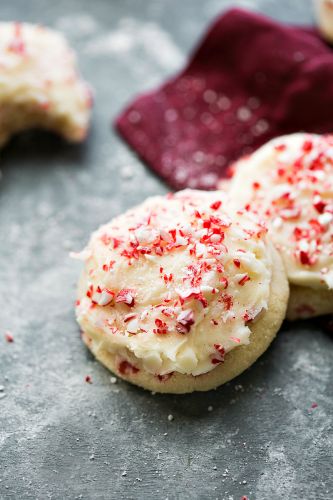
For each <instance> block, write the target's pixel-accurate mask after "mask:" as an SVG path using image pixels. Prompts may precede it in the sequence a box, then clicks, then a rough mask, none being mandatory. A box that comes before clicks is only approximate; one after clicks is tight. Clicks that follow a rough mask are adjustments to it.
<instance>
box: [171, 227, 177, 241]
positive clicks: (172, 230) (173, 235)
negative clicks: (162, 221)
mask: <svg viewBox="0 0 333 500" xmlns="http://www.w3.org/2000/svg"><path fill="white" fill-rule="evenodd" d="M176 233H177V231H176V229H170V231H169V234H170V235H171V238H172V239H173V241H176Z"/></svg>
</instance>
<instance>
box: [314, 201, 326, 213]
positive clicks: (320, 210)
mask: <svg viewBox="0 0 333 500" xmlns="http://www.w3.org/2000/svg"><path fill="white" fill-rule="evenodd" d="M326 205H327V204H326V203H325V202H324V201H323V200H318V201H317V202H316V203H314V204H313V206H314V208H315V209H316V210H317V212H318V213H319V214H322V213H323V212H324V210H325V207H326Z"/></svg>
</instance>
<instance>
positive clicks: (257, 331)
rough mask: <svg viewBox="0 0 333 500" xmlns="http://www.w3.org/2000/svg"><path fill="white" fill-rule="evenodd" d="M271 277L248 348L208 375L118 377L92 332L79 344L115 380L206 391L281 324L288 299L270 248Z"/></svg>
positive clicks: (254, 354) (260, 348)
mask: <svg viewBox="0 0 333 500" xmlns="http://www.w3.org/2000/svg"><path fill="white" fill-rule="evenodd" d="M272 259H273V266H272V267H273V273H272V282H271V294H270V298H269V303H268V309H267V311H266V312H265V313H264V314H262V316H260V318H259V319H258V320H257V322H255V323H253V325H252V328H251V331H252V333H251V336H250V344H249V345H243V346H240V347H236V348H235V349H233V350H232V351H230V352H228V353H227V354H226V356H225V361H224V363H221V364H220V365H218V366H217V367H216V368H214V369H213V370H212V371H210V372H208V373H205V374H203V375H199V376H197V377H194V376H192V375H183V374H181V373H174V374H173V375H172V376H171V377H170V378H169V379H167V380H162V381H161V380H159V379H158V377H157V376H155V375H152V374H151V373H148V372H146V371H144V370H139V371H138V372H137V373H128V374H122V373H120V372H119V369H118V366H119V358H118V357H117V356H116V355H114V354H111V353H110V352H109V351H108V350H107V349H106V346H105V342H103V339H102V336H101V338H100V339H99V336H98V334H96V332H94V338H91V337H90V336H89V335H88V334H87V333H85V332H83V340H84V342H85V343H86V345H87V346H88V348H89V349H90V350H91V351H92V353H93V354H94V355H95V356H96V358H97V359H98V360H99V361H100V362H101V363H102V364H103V365H104V366H106V367H107V368H108V369H109V370H111V371H112V372H114V373H115V374H116V375H117V376H118V377H120V378H122V379H124V380H126V381H128V382H131V383H132V384H135V385H138V386H140V387H143V388H144V389H148V390H150V391H154V392H164V393H174V394H185V393H189V392H193V391H208V390H210V389H215V388H216V387H218V386H219V385H222V384H224V383H225V382H228V381H229V380H231V379H233V378H234V377H236V376H237V375H239V374H240V373H242V372H243V371H244V370H246V369H247V368H248V367H249V366H251V365H252V364H253V363H254V362H255V361H256V359H257V358H258V357H259V356H260V355H261V354H263V353H264V352H265V351H266V349H267V348H268V346H269V345H270V343H271V342H272V340H273V339H274V337H275V335H276V333H277V331H278V330H279V328H280V326H281V323H282V321H283V320H284V317H285V313H286V307H287V302H288V296H289V286H288V281H287V278H286V273H285V270H284V267H283V264H282V261H281V258H280V256H279V254H278V253H277V252H276V250H275V249H273V248H272Z"/></svg>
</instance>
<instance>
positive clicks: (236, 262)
mask: <svg viewBox="0 0 333 500" xmlns="http://www.w3.org/2000/svg"><path fill="white" fill-rule="evenodd" d="M234 265H235V266H236V267H238V269H239V268H240V266H241V263H240V260H238V259H234Z"/></svg>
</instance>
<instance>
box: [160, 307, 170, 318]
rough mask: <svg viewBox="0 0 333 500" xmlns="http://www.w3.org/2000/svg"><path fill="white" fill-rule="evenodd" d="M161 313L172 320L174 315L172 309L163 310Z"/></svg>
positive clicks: (165, 308)
mask: <svg viewBox="0 0 333 500" xmlns="http://www.w3.org/2000/svg"><path fill="white" fill-rule="evenodd" d="M161 313H162V314H164V316H166V317H167V318H171V316H172V315H173V309H172V308H171V307H164V309H162V310H161Z"/></svg>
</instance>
